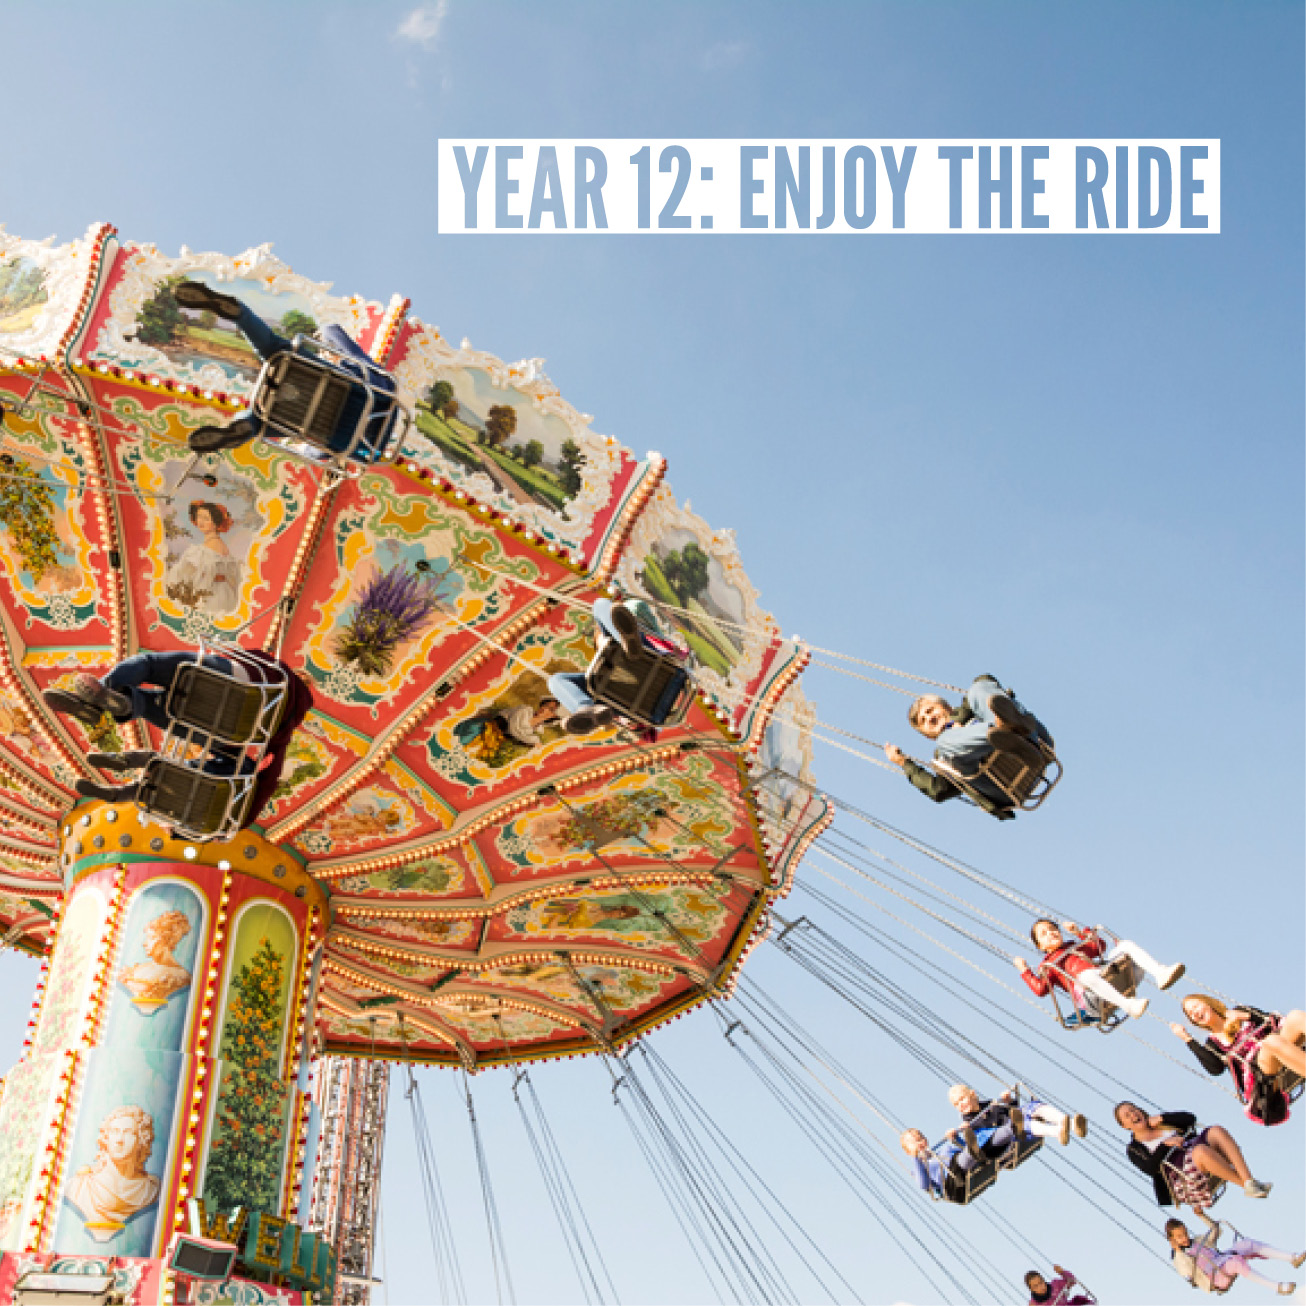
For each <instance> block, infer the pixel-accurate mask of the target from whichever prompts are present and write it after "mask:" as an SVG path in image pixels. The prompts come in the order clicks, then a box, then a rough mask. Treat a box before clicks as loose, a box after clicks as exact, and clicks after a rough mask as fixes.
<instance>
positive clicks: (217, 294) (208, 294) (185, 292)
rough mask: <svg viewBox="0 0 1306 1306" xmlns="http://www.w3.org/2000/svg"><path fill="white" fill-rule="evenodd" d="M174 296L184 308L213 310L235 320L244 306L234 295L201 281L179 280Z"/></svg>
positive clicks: (230, 319)
mask: <svg viewBox="0 0 1306 1306" xmlns="http://www.w3.org/2000/svg"><path fill="white" fill-rule="evenodd" d="M172 297H173V299H175V300H176V301H177V303H179V304H180V305H181V306H182V308H189V309H193V310H194V311H195V312H198V313H203V312H206V311H207V312H212V313H216V314H217V315H218V316H219V317H225V318H226V319H227V320H228V321H235V319H236V318H238V317H239V316H240V310H241V309H242V308H243V307H244V305H242V304H241V302H240V300H238V299H237V298H236V297H235V296H234V295H224V294H223V293H222V292H221V291H220V290H214V289H213V288H212V287H211V286H206V285H204V284H203V283H202V282H199V281H179V282H177V284H176V285H175V286H173V288H172Z"/></svg>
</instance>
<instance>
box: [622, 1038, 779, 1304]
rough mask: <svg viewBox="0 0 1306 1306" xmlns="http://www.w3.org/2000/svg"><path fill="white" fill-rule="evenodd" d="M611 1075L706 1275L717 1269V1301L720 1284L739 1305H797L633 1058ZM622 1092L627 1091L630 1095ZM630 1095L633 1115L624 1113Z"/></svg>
mask: <svg viewBox="0 0 1306 1306" xmlns="http://www.w3.org/2000/svg"><path fill="white" fill-rule="evenodd" d="M618 1067H619V1070H620V1073H618ZM609 1071H610V1072H611V1074H612V1076H613V1098H614V1100H615V1101H616V1102H617V1104H618V1106H620V1107H621V1108H622V1111H623V1114H624V1115H625V1117H626V1121H627V1124H628V1125H630V1127H631V1129H632V1132H634V1134H635V1136H636V1139H637V1141H639V1143H640V1146H641V1150H643V1151H644V1153H645V1156H646V1159H649V1160H650V1165H651V1168H653V1170H654V1174H655V1177H656V1178H657V1179H658V1182H659V1185H660V1186H661V1187H662V1189H663V1192H664V1194H666V1195H667V1197H668V1200H669V1201H670V1202H671V1204H672V1210H673V1212H674V1213H675V1214H676V1218H677V1221H678V1222H679V1223H680V1225H681V1228H682V1229H683V1230H684V1231H685V1233H686V1235H687V1236H688V1237H689V1239H690V1242H691V1244H692V1245H693V1246H694V1247H695V1248H696V1254H697V1255H698V1259H699V1263H700V1265H702V1266H703V1267H704V1269H705V1270H706V1267H707V1261H708V1260H710V1261H711V1262H712V1264H713V1266H714V1267H715V1269H716V1272H717V1277H712V1276H710V1277H712V1282H713V1287H714V1290H716V1291H717V1294H718V1297H720V1296H721V1293H720V1288H719V1286H718V1280H719V1282H720V1283H723V1284H724V1285H725V1287H726V1291H727V1292H728V1293H729V1294H730V1295H732V1296H733V1297H735V1298H736V1300H738V1301H741V1302H755V1301H761V1302H765V1303H776V1302H792V1301H796V1300H797V1299H796V1297H795V1296H794V1294H793V1291H792V1289H790V1288H789V1287H788V1285H787V1284H786V1283H784V1282H783V1277H782V1276H778V1275H777V1274H776V1273H775V1272H774V1269H773V1266H772V1264H771V1263H770V1259H769V1253H768V1252H767V1251H766V1249H765V1248H764V1247H762V1246H758V1245H756V1240H755V1239H753V1238H751V1237H750V1233H749V1230H748V1228H747V1222H746V1221H745V1220H743V1219H742V1215H741V1213H740V1212H739V1211H738V1209H737V1204H736V1203H735V1202H734V1201H733V1199H732V1198H731V1196H730V1194H729V1193H728V1192H727V1191H725V1190H723V1189H722V1188H721V1186H720V1185H718V1184H716V1183H714V1182H713V1180H712V1177H711V1175H710V1174H709V1173H708V1172H707V1171H706V1170H705V1169H704V1168H701V1167H699V1166H696V1165H695V1164H693V1160H692V1157H691V1155H690V1153H689V1152H688V1151H687V1148H686V1144H685V1143H684V1142H683V1141H682V1140H681V1139H680V1138H678V1137H677V1135H676V1134H675V1132H674V1131H673V1130H672V1129H671V1127H670V1126H669V1124H668V1123H667V1121H666V1119H665V1118H664V1117H663V1115H662V1113H661V1112H659V1111H658V1109H657V1106H656V1105H655V1103H654V1102H653V1100H652V1098H651V1097H650V1096H649V1094H648V1091H647V1090H646V1089H645V1087H644V1085H643V1083H642V1082H641V1079H640V1076H639V1075H638V1074H637V1073H636V1072H635V1067H634V1065H633V1064H632V1063H631V1061H630V1058H629V1055H627V1056H626V1057H625V1058H615V1057H611V1056H610V1057H609ZM622 1089H628V1094H627V1095H626V1096H623V1094H622ZM627 1096H628V1098H629V1101H630V1104H631V1105H632V1106H633V1108H634V1111H633V1113H632V1112H631V1111H627V1110H626V1097H627ZM637 1119H638V1121H639V1122H640V1123H639V1124H637V1123H636V1121H637ZM655 1154H656V1155H657V1156H658V1157H659V1160H660V1164H659V1165H656V1166H654V1165H652V1157H653V1156H654V1155H655ZM682 1214H683V1218H682ZM705 1258H706V1259H705Z"/></svg>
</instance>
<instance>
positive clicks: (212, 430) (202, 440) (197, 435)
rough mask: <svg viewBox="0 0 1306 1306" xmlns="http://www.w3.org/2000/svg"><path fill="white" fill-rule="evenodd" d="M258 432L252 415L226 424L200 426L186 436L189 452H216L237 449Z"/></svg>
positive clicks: (257, 426)
mask: <svg viewBox="0 0 1306 1306" xmlns="http://www.w3.org/2000/svg"><path fill="white" fill-rule="evenodd" d="M258 433H259V424H258V422H257V421H255V420H254V418H252V417H238V418H236V420H235V421H234V422H228V423H227V424H226V426H201V427H200V428H199V429H198V430H195V431H192V432H191V433H190V435H188V436H187V437H186V443H187V444H188V445H189V446H190V451H191V453H217V452H218V451H219V450H221V449H239V448H240V446H241V445H242V444H248V443H249V442H250V441H251V440H252V439H253V438H254V437H255V436H256V435H257V434H258Z"/></svg>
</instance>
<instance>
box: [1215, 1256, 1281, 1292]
mask: <svg viewBox="0 0 1306 1306" xmlns="http://www.w3.org/2000/svg"><path fill="white" fill-rule="evenodd" d="M1235 1245H1236V1244H1235ZM1220 1269H1221V1270H1222V1271H1223V1272H1224V1273H1225V1274H1229V1275H1234V1276H1236V1277H1237V1278H1239V1279H1246V1280H1247V1281H1248V1282H1249V1283H1259V1284H1260V1285H1261V1286H1262V1287H1263V1288H1273V1289H1274V1290H1275V1292H1279V1291H1280V1290H1281V1288H1284V1287H1286V1288H1289V1290H1291V1286H1292V1285H1291V1284H1284V1283H1282V1281H1281V1280H1279V1279H1271V1278H1269V1277H1268V1276H1267V1275H1264V1274H1261V1273H1260V1272H1259V1271H1258V1270H1254V1269H1252V1267H1251V1265H1250V1264H1249V1263H1248V1261H1247V1258H1246V1257H1244V1256H1238V1255H1233V1256H1228V1257H1226V1258H1225V1259H1224V1260H1223V1261H1222V1262H1221V1264H1220Z"/></svg>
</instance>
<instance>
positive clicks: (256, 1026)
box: [204, 939, 285, 1211]
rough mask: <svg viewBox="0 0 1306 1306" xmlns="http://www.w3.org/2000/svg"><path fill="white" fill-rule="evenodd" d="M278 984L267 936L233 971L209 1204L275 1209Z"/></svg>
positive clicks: (279, 1105)
mask: <svg viewBox="0 0 1306 1306" xmlns="http://www.w3.org/2000/svg"><path fill="white" fill-rule="evenodd" d="M281 986H282V962H281V955H280V954H279V953H278V952H277V951H276V949H275V948H273V946H272V944H271V943H270V942H269V941H268V940H267V939H264V940H263V941H262V943H261V944H260V945H259V948H258V950H257V951H256V952H255V953H254V956H253V958H252V959H251V960H250V961H248V962H246V964H245V965H244V966H242V967H241V968H240V972H239V974H238V975H237V976H236V982H235V985H234V989H235V992H234V993H233V994H232V998H231V1007H230V1011H229V1013H228V1016H227V1024H226V1029H225V1031H224V1038H223V1058H224V1060H225V1061H226V1062H227V1066H226V1071H225V1075H224V1077H223V1082H222V1094H221V1097H220V1098H219V1101H218V1121H217V1124H218V1129H217V1133H218V1141H217V1143H216V1145H215V1146H214V1149H213V1151H212V1153H211V1154H210V1156H209V1166H208V1174H207V1175H206V1177H205V1183H204V1201H205V1203H206V1204H207V1205H208V1207H209V1209H210V1210H218V1211H225V1210H230V1209H231V1208H232V1207H234V1206H244V1207H245V1209H246V1210H250V1211H275V1210H276V1209H277V1203H278V1196H279V1192H278V1188H279V1181H280V1178H281V1136H282V1120H283V1110H284V1106H285V1086H284V1085H283V1084H282V1082H281V1079H280V1077H279V1076H278V1074H277V1070H278V1062H279V1061H280V1055H281V1010H282V1009H281Z"/></svg>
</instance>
